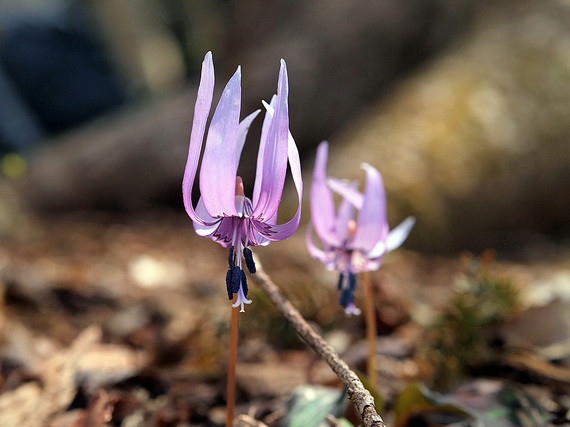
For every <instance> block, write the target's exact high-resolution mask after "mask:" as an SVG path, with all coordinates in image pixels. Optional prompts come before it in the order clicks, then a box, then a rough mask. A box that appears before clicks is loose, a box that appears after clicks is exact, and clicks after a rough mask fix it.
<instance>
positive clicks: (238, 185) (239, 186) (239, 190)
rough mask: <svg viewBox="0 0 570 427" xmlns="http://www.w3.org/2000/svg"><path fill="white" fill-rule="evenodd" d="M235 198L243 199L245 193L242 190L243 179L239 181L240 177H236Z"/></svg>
mask: <svg viewBox="0 0 570 427" xmlns="http://www.w3.org/2000/svg"><path fill="white" fill-rule="evenodd" d="M236 196H242V197H245V191H244V189H243V179H241V176H236Z"/></svg>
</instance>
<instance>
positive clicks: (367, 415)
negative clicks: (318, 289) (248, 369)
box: [253, 255, 386, 427]
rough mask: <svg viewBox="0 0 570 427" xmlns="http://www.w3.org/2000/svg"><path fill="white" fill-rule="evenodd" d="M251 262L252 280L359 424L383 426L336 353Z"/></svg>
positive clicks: (367, 395)
mask: <svg viewBox="0 0 570 427" xmlns="http://www.w3.org/2000/svg"><path fill="white" fill-rule="evenodd" d="M254 259H255V264H256V266H257V272H256V274H255V275H254V276H253V277H255V279H256V281H257V282H258V283H259V284H260V286H261V288H262V289H263V291H264V292H265V293H266V294H267V296H268V297H269V299H271V301H272V302H273V304H275V306H276V307H277V309H278V310H279V311H280V312H281V314H282V315H283V316H284V317H285V318H286V319H287V320H288V321H289V323H290V324H291V326H293V327H294V328H295V330H296V331H297V333H298V334H299V335H300V336H301V338H303V340H304V341H305V342H306V343H307V344H309V346H311V348H312V349H313V350H314V351H315V352H316V353H317V354H318V355H319V356H320V357H321V358H322V359H324V360H325V361H326V362H327V363H328V364H329V366H330V367H331V368H332V370H333V371H334V373H335V374H336V375H337V376H338V378H339V379H340V380H341V381H342V382H343V383H344V385H345V386H346V389H347V394H348V398H349V399H350V402H351V403H352V406H354V409H355V410H356V412H358V414H359V415H360V417H361V418H362V424H363V425H364V426H365V427H386V424H384V421H383V420H382V417H381V416H380V415H378V413H377V412H376V406H375V405H374V399H373V398H372V395H371V394H370V392H369V391H368V390H366V388H364V386H363V385H362V382H361V381H360V379H358V376H357V375H356V374H355V373H354V372H352V371H351V370H350V368H349V367H348V365H347V364H346V363H345V362H344V361H343V360H342V359H341V358H340V357H339V355H338V354H337V352H336V351H335V350H334V349H333V348H332V347H331V346H330V345H328V344H327V342H326V341H325V340H323V338H321V336H320V335H319V334H317V332H315V330H314V329H313V328H312V327H311V326H310V325H309V324H308V323H307V322H306V321H305V319H304V318H303V316H301V313H299V311H297V309H296V308H295V307H293V305H292V304H291V303H290V302H289V300H287V299H286V298H285V297H284V296H283V295H282V294H281V292H280V291H279V288H278V287H277V286H276V285H275V283H273V281H272V280H271V278H270V277H269V276H268V275H267V273H266V272H265V270H264V269H263V267H262V265H261V262H260V261H259V258H258V257H257V256H255V255H254Z"/></svg>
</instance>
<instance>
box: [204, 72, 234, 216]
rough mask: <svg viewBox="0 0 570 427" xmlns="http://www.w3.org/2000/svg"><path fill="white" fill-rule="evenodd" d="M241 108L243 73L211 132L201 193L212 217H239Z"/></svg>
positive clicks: (228, 89) (223, 99) (219, 108)
mask: <svg viewBox="0 0 570 427" xmlns="http://www.w3.org/2000/svg"><path fill="white" fill-rule="evenodd" d="M240 106H241V70H240V68H239V67H238V69H237V71H236V72H235V74H234V75H233V76H232V78H231V79H230V81H229V82H228V84H227V85H226V87H225V89H224V91H223V92H222V96H221V98H220V101H219V102H218V106H217V107H216V111H215V112H214V116H213V117H212V123H211V124H210V128H209V130H208V137H207V139H206V148H205V149H204V157H203V159H202V168H201V171H200V193H201V195H202V199H203V201H204V206H205V207H206V210H207V211H208V213H209V214H210V215H211V216H213V217H217V216H233V215H237V211H236V206H235V185H236V150H237V141H238V129H239V115H240Z"/></svg>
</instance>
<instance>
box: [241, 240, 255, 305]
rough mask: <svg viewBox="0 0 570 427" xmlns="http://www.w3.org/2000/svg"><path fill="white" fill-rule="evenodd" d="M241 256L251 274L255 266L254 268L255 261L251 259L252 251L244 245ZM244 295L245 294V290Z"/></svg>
mask: <svg viewBox="0 0 570 427" xmlns="http://www.w3.org/2000/svg"><path fill="white" fill-rule="evenodd" d="M243 257H244V259H245V265H246V266H247V270H248V271H249V272H250V273H251V274H254V273H255V272H256V268H255V261H253V253H252V252H251V249H249V248H246V247H244V248H243ZM245 295H246V296H247V292H246V294H245Z"/></svg>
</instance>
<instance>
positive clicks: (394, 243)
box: [386, 216, 416, 251]
mask: <svg viewBox="0 0 570 427" xmlns="http://www.w3.org/2000/svg"><path fill="white" fill-rule="evenodd" d="M415 223H416V219H415V218H414V217H413V216H409V217H407V218H406V219H405V220H403V221H402V222H401V223H400V224H399V225H398V226H397V227H395V228H394V229H393V230H392V231H390V234H388V238H387V239H386V246H387V247H388V250H389V251H393V250H394V249H397V248H399V247H400V245H401V244H402V243H404V241H405V240H406V239H407V238H408V236H409V235H410V232H411V231H412V227H413V226H414V224H415Z"/></svg>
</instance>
